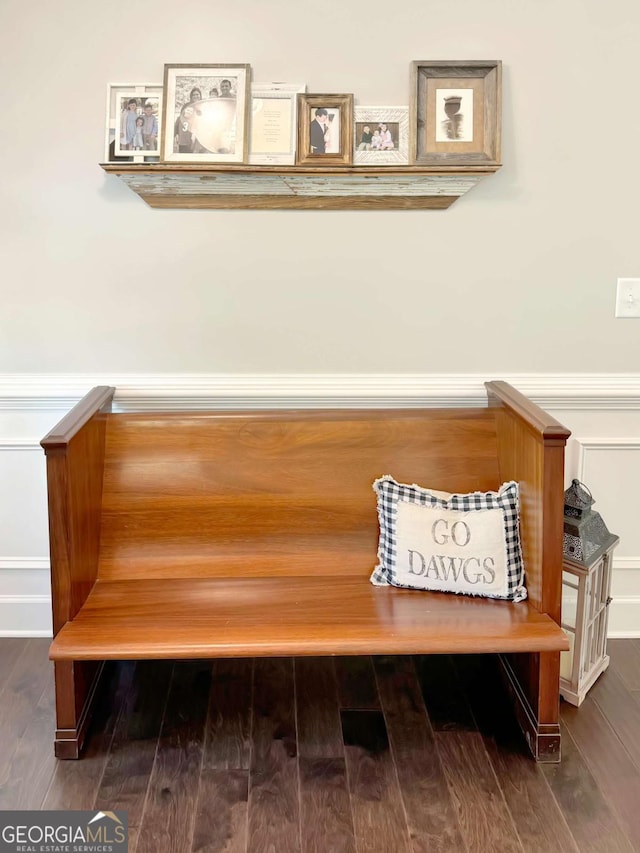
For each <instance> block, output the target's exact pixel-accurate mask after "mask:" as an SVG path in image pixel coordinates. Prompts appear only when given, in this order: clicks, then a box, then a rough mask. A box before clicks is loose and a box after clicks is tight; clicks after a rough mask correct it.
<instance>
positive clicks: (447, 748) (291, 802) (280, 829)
mask: <svg viewBox="0 0 640 853" xmlns="http://www.w3.org/2000/svg"><path fill="white" fill-rule="evenodd" d="M47 648H48V641H47V640H39V639H25V640H22V639H19V640H15V639H0V810H9V809H55V808H74V809H92V808H96V809H97V808H100V809H102V810H116V809H124V810H126V811H127V812H128V815H129V826H130V850H131V851H132V853H134V851H136V853H196V851H198V853H204V851H207V853H215V852H216V851H226V853H289V851H291V853H427V851H428V853H494V851H495V853H577V851H589V853H617V851H620V853H629V851H639V853H640V640H613V641H610V642H609V646H608V649H609V652H610V654H611V666H610V668H609V670H608V671H607V672H606V673H605V674H604V675H603V676H602V677H601V678H600V679H599V681H598V682H597V683H596V685H595V686H594V687H593V689H592V690H591V692H590V694H589V697H588V698H587V700H586V701H585V703H584V704H583V705H582V706H581V707H580V708H579V709H578V708H573V707H572V706H570V705H567V704H565V703H563V704H562V726H563V760H562V763H561V764H560V765H536V764H535V763H534V762H533V760H532V759H531V758H529V756H528V753H527V750H526V747H525V745H524V743H523V740H522V737H521V736H520V734H519V732H518V731H517V728H516V726H515V724H514V720H513V717H512V714H511V709H510V706H509V704H508V702H507V700H506V698H505V694H504V691H503V688H502V685H501V682H500V679H499V677H498V673H497V670H496V666H495V659H493V658H492V657H490V656H482V655H469V656H459V657H448V656H442V657H441V656H428V657H376V658H367V657H360V658H335V659H334V658H296V659H291V658H271V659H256V660H225V661H211V662H208V661H193V662H191V661H186V662H176V663H172V662H169V661H142V662H140V663H134V662H124V663H116V662H112V663H110V664H108V667H107V671H106V674H105V678H104V679H103V682H102V685H101V697H100V706H99V710H98V712H97V713H96V716H95V719H94V721H93V723H92V726H91V729H90V735H89V739H88V742H87V745H86V748H85V751H84V754H83V758H82V759H81V760H80V761H56V760H55V759H54V758H53V731H54V701H53V678H52V668H51V664H50V663H49V662H48V660H47Z"/></svg>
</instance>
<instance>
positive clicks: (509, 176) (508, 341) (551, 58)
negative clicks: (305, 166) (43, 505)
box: [0, 0, 640, 373]
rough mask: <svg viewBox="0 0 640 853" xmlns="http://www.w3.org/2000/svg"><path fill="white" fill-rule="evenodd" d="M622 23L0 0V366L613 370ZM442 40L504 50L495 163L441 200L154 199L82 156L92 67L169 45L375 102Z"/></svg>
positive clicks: (580, 14)
mask: <svg viewBox="0 0 640 853" xmlns="http://www.w3.org/2000/svg"><path fill="white" fill-rule="evenodd" d="M639 36H640V5H639V4H638V3H637V2H636V0H612V2H608V3H602V2H601V0H562V2H557V0H555V2H552V0H537V2H531V0H484V2H482V3H477V2H471V0H430V2H424V0H405V2H403V3H401V4H389V3H388V2H386V0H384V2H383V0H349V2H344V0H323V2H322V3H314V4H312V3H306V4H301V3H298V2H293V0H290V2H285V0H273V1H272V2H262V0H234V2H222V0H191V2H189V3H186V4H182V5H181V4H176V3H169V2H166V0H136V2H135V3H133V2H131V0H113V2H111V3H109V4H108V5H106V6H105V5H100V4H96V3H92V2H86V0H60V2H57V3H45V2H31V3H25V2H23V0H2V3H0V80H2V81H3V82H2V89H3V92H2V109H3V117H4V121H3V128H4V129H3V133H2V134H1V136H0V162H2V164H3V166H4V168H3V178H2V189H1V190H0V192H1V193H2V196H3V203H2V206H1V210H0V216H1V217H2V228H1V236H0V270H2V277H3V310H2V312H1V317H0V347H1V350H0V371H2V370H5V371H7V370H11V371H36V372H37V371H47V370H48V371H74V370H80V371H109V370H116V371H134V372H155V371H189V372H196V371H216V372H217V371H224V372H236V371H256V372H262V371H264V372H287V371H291V370H296V371H300V372H314V371H332V372H343V371H351V372H376V371H399V372H414V371H415V372H423V371H440V372H446V371H458V372H465V371H467V370H468V369H469V367H470V361H471V360H472V361H473V369H474V370H482V371H486V372H489V373H496V372H501V371H502V372H504V371H505V370H507V371H512V372H518V371H520V372H534V371H536V372H542V371H549V372H555V371H558V370H562V369H564V368H565V367H566V366H567V360H568V359H570V365H571V368H572V369H574V370H580V371H587V372H590V371H591V372H595V371H617V372H624V371H632V370H635V369H636V365H637V356H638V344H637V341H638V332H639V331H640V324H635V323H633V322H630V321H615V320H614V319H613V302H614V287H615V279H616V276H618V275H627V276H633V275H640V258H638V252H637V236H638V235H637V226H638V212H637V198H638V195H639V194H640V170H639V169H638V166H637V141H638V138H640V110H638V109H637V108H636V107H635V106H634V104H635V103H636V101H637V97H636V87H635V83H634V82H633V81H635V80H636V78H637V42H638V37H639ZM441 58H444V59H456V58H459V59H469V58H489V59H494V58H500V59H502V60H503V62H504V134H503V157H504V163H505V165H504V167H503V168H502V170H501V171H500V172H499V173H498V174H497V175H496V176H494V177H492V178H489V179H487V180H486V181H484V182H482V184H481V185H480V186H478V187H477V188H476V189H474V190H473V191H472V192H471V193H470V194H469V195H468V196H467V197H466V198H463V199H461V200H460V201H458V202H457V203H456V204H455V205H454V206H453V207H452V208H451V209H450V210H449V211H446V212H442V211H434V212H419V211H418V212H323V211H315V212H314V211H309V212H304V213H302V212H298V211H289V212H251V211H236V212H228V211H220V212H214V211H154V210H150V209H148V208H147V207H146V206H145V205H144V203H143V202H141V201H140V200H139V199H138V198H137V197H136V196H135V195H133V194H132V193H131V192H130V191H129V190H127V188H126V187H125V186H124V185H122V184H121V182H119V181H118V179H117V178H115V177H107V176H106V175H105V174H104V173H103V172H102V170H101V169H100V168H99V167H98V165H97V164H98V162H99V161H100V160H101V159H102V156H103V125H104V100H105V86H106V83H107V82H109V81H111V82H118V81H124V82H127V81H131V82H134V81H136V80H138V81H149V80H154V79H155V80H158V81H161V80H162V72H163V63H164V62H166V61H169V62H181V61H182V62H216V61H222V62H228V61H238V62H250V63H251V64H252V66H253V74H254V79H256V80H272V79H278V80H287V79H288V80H294V81H299V80H302V81H305V82H306V83H307V85H308V90H309V91H311V92H336V91H337V92H344V91H346V92H353V93H354V94H355V97H356V102H359V103H361V104H396V103H406V102H407V98H408V79H409V70H408V69H409V62H410V60H412V59H441ZM498 335H499V336H500V337H499V338H498ZM488 339H489V340H493V341H495V342H498V340H499V343H500V346H498V347H495V348H490V347H487V346H486V345H485V346H483V347H482V349H479V348H478V347H479V345H480V343H481V342H482V343H485V344H486V342H487V340H488Z"/></svg>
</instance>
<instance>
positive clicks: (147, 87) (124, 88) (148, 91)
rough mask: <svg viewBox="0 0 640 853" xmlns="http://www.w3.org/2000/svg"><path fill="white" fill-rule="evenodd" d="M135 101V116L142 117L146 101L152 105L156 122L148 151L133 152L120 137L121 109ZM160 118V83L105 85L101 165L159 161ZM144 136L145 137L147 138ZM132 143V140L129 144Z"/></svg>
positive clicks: (124, 131)
mask: <svg viewBox="0 0 640 853" xmlns="http://www.w3.org/2000/svg"><path fill="white" fill-rule="evenodd" d="M131 99H136V100H137V101H138V105H137V107H136V114H137V115H138V116H143V115H144V112H145V109H144V104H145V102H146V101H147V100H149V101H150V102H151V103H152V105H153V109H152V113H153V117H154V118H155V119H156V125H157V129H158V133H157V135H156V144H155V146H154V147H153V148H151V149H147V150H145V149H144V145H143V149H142V150H135V148H127V147H125V146H127V145H128V144H129V143H127V142H126V141H125V138H124V137H123V133H126V129H125V128H123V117H124V116H123V112H124V111H123V106H125V107H126V104H127V103H128V102H129V101H130V100H131ZM161 116H162V84H160V83H108V84H107V114H106V121H105V140H104V162H105V163H117V162H126V163H157V162H158V161H159V159H160V146H161V140H162V137H161V134H160V132H159V131H160V123H161ZM147 135H148V134H147ZM131 141H132V142H133V137H132V140H131Z"/></svg>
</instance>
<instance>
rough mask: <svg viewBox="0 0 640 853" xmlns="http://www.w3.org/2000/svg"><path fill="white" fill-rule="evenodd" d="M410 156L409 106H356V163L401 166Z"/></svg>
mask: <svg viewBox="0 0 640 853" xmlns="http://www.w3.org/2000/svg"><path fill="white" fill-rule="evenodd" d="M408 156H409V107H356V108H355V117H354V145H353V163H354V166H402V165H405V166H406V164H407V162H408Z"/></svg>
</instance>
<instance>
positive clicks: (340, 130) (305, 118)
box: [296, 93, 353, 166]
mask: <svg viewBox="0 0 640 853" xmlns="http://www.w3.org/2000/svg"><path fill="white" fill-rule="evenodd" d="M336 125H337V127H336ZM327 149H329V150H327ZM352 162H353V95H352V94H346V95H345V94H341V95H335V94H334V95H320V94H315V93H314V94H306V93H303V94H299V95H298V150H297V154H296V163H297V164H298V165H300V166H312V165H313V166H350V165H351V164H352Z"/></svg>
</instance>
